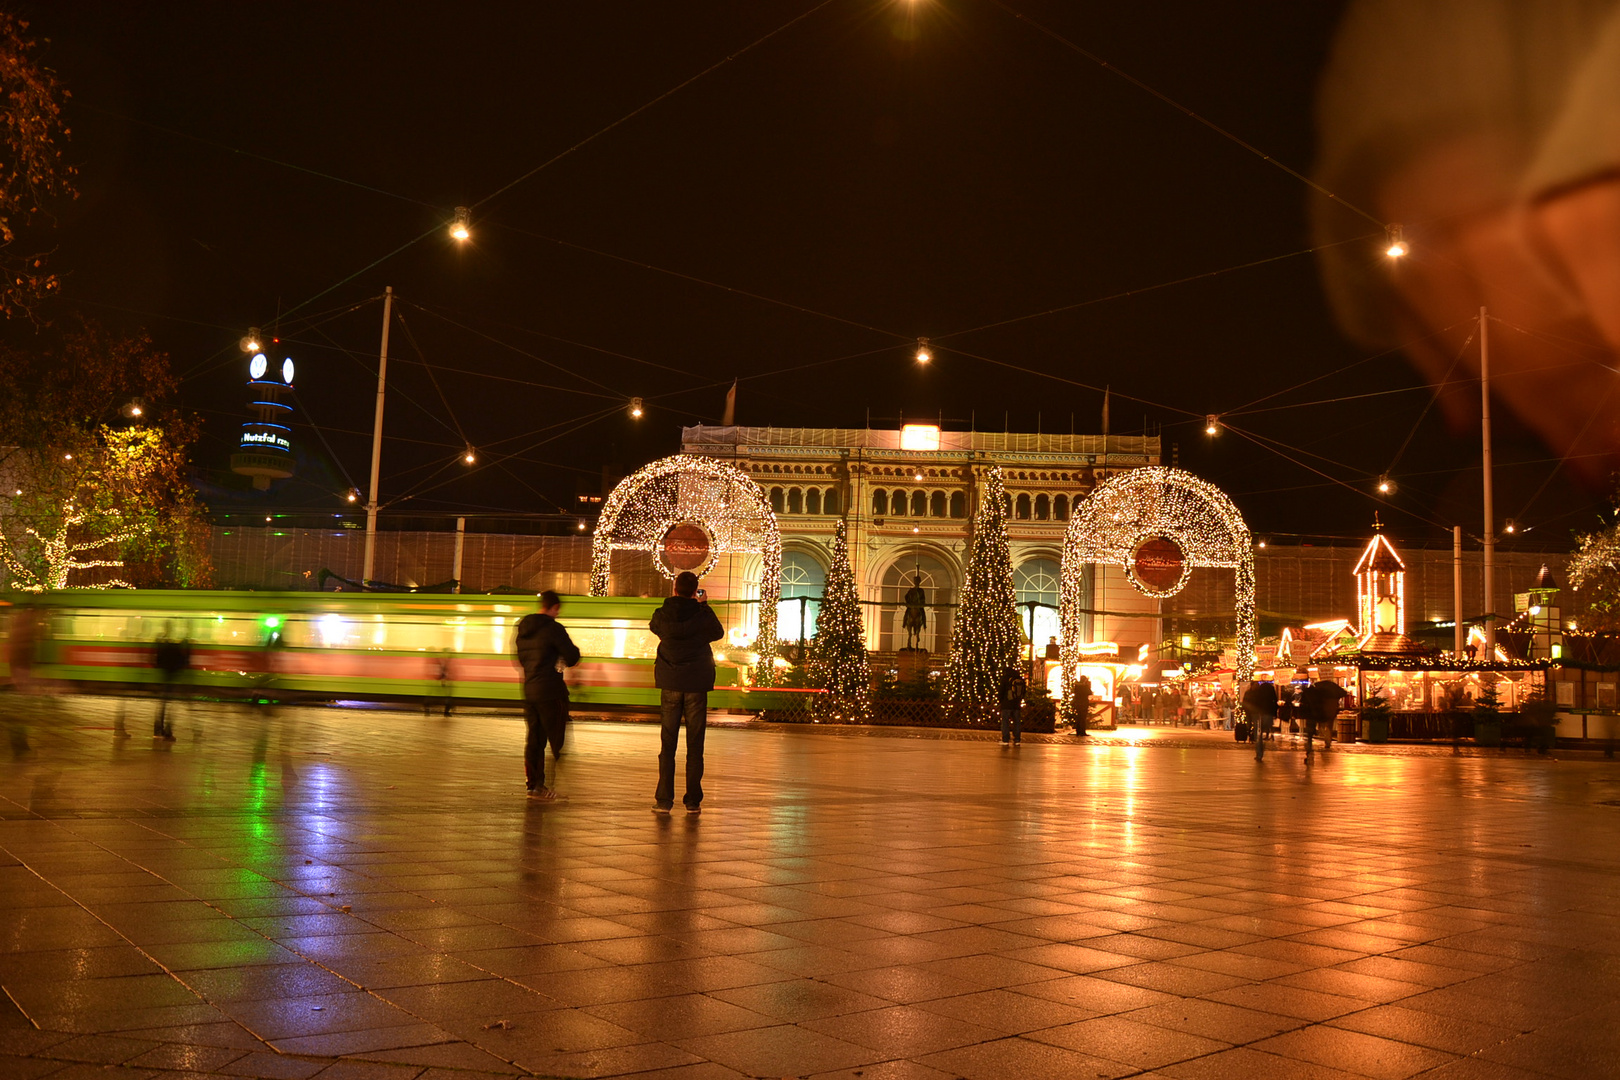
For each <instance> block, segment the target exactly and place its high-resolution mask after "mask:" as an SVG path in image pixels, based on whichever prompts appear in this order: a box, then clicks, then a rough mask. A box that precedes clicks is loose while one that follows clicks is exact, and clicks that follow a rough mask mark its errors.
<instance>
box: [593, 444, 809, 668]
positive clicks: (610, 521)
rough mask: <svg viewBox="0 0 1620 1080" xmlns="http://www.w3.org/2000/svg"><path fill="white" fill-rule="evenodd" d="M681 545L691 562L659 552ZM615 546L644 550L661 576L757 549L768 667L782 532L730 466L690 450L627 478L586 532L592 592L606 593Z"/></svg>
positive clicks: (759, 496) (767, 504)
mask: <svg viewBox="0 0 1620 1080" xmlns="http://www.w3.org/2000/svg"><path fill="white" fill-rule="evenodd" d="M676 542H679V543H681V544H682V545H683V546H682V547H681V548H680V551H681V553H682V554H686V555H689V556H690V557H689V559H688V561H689V562H690V563H691V564H692V565H684V566H683V565H680V564H679V562H678V561H677V562H676V563H675V564H674V565H672V563H671V560H670V559H669V558H667V557H660V554H661V553H663V554H665V555H666V556H667V553H668V552H669V551H670V550H671V546H672V544H673V543H676ZM615 551H646V552H651V553H653V555H654V558H653V565H654V566H656V567H658V569H659V571H660V572H661V573H663V575H664V576H665V577H669V578H673V577H674V576H675V574H676V573H678V572H679V570H681V569H690V570H693V571H694V572H696V573H698V574H700V575H701V574H702V573H703V572H704V571H705V570H707V569H708V568H709V567H711V566H713V565H714V562H715V560H716V559H718V558H719V557H720V556H721V555H731V554H758V555H759V556H760V562H761V567H760V580H759V636H758V637H757V638H756V639H755V641H754V650H755V651H756V652H758V653H759V655H760V661H761V669H762V670H765V671H768V670H769V669H770V663H771V661H772V659H773V658H774V657H775V656H776V606H777V601H779V600H780V599H781V592H782V536H781V533H780V532H779V531H778V529H777V526H776V514H775V513H773V512H772V511H771V501H770V499H769V498H768V497H767V496H766V494H765V492H764V490H763V489H762V488H760V486H759V485H758V484H756V483H754V481H753V478H751V477H750V476H749V475H748V474H747V473H745V472H743V471H742V470H741V469H739V468H737V467H736V466H734V465H728V464H726V463H725V462H723V461H716V460H715V459H713V458H707V457H700V456H698V455H696V454H676V455H674V456H672V457H667V458H661V459H659V460H658V461H655V462H653V463H652V464H650V465H647V466H645V467H644V468H641V469H638V470H637V471H636V472H634V473H632V474H631V475H629V476H627V477H625V478H624V479H623V480H621V481H620V482H619V485H618V486H617V487H615V488H614V489H613V493H612V494H611V495H609V496H608V498H607V502H606V503H604V504H603V505H602V513H601V515H600V516H599V517H598V518H597V521H596V532H595V533H594V534H593V535H592V536H591V595H592V596H606V595H607V590H608V577H609V572H610V570H611V566H612V560H613V553H614V552H615Z"/></svg>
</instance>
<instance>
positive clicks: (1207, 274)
mask: <svg viewBox="0 0 1620 1080" xmlns="http://www.w3.org/2000/svg"><path fill="white" fill-rule="evenodd" d="M1366 239H1367V238H1366V237H1351V238H1350V239H1348V240H1335V241H1334V242H1333V243H1331V244H1319V245H1317V246H1316V247H1309V248H1302V249H1301V250H1299V251H1290V252H1288V253H1287V254H1286V255H1270V256H1267V257H1266V258H1264V259H1254V260H1252V261H1250V262H1245V263H1238V264H1237V265H1236V266H1228V267H1225V268H1223V269H1220V270H1205V271H1203V272H1201V273H1197V274H1189V275H1188V276H1186V277H1179V278H1176V279H1175V280H1173V281H1164V282H1160V283H1159V284H1157V285H1143V286H1141V287H1139V288H1135V289H1126V290H1125V291H1124V292H1117V293H1109V294H1108V295H1107V296H1097V297H1093V298H1092V299H1090V300H1081V301H1078V302H1077V303H1073V304H1064V305H1063V306H1061V307H1055V308H1048V309H1047V310H1045V311H1037V312H1033V313H1031V314H1029V315H1019V316H1017V317H1015V318H1011V319H1000V320H998V321H996V322H989V323H984V324H983V325H981V326H970V327H968V328H967V329H964V330H952V331H951V332H950V333H947V334H936V335H933V336H931V337H930V338H929V340H930V341H931V342H940V341H944V340H946V339H948V338H953V337H962V336H963V335H965V334H976V333H978V332H979V331H981V330H994V329H997V328H998V327H1002V326H1011V325H1013V324H1014V323H1021V322H1028V321H1030V320H1031V319H1043V318H1045V317H1046V316H1048V315H1059V314H1062V313H1063V312H1066V311H1078V310H1080V309H1081V308H1087V307H1093V306H1095V305H1097V304H1104V303H1107V302H1109V301H1110V300H1124V299H1126V298H1128V297H1132V296H1142V295H1145V294H1147V293H1151V292H1158V291H1159V290H1160V289H1169V288H1173V287H1175V286H1177V285H1188V284H1191V283H1192V282H1194V281H1204V280H1207V279H1209V278H1216V277H1221V276H1222V275H1224V274H1232V273H1236V272H1237V271H1239V270H1252V269H1254V268H1255V267H1257V266H1265V265H1267V264H1269V263H1275V262H1282V261H1284V260H1286V259H1295V258H1298V257H1299V256H1301V255H1312V254H1315V253H1316V252H1318V251H1324V250H1326V249H1327V248H1330V247H1338V246H1339V245H1340V244H1351V243H1357V242H1362V241H1365V240H1366Z"/></svg>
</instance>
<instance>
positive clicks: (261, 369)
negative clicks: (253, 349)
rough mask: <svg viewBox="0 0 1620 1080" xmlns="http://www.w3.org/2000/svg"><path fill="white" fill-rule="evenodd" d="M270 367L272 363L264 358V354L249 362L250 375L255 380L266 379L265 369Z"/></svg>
mask: <svg viewBox="0 0 1620 1080" xmlns="http://www.w3.org/2000/svg"><path fill="white" fill-rule="evenodd" d="M269 366H270V362H269V361H268V360H266V359H265V358H264V353H260V354H259V355H257V356H255V357H254V358H253V359H252V360H250V361H248V374H249V375H251V376H252V377H253V378H255V379H262V378H264V373H265V369H267V368H268V367H269Z"/></svg>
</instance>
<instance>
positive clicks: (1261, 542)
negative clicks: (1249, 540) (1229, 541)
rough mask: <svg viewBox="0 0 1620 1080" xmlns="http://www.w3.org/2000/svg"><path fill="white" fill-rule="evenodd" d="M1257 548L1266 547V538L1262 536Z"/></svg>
mask: <svg viewBox="0 0 1620 1080" xmlns="http://www.w3.org/2000/svg"><path fill="white" fill-rule="evenodd" d="M1255 546H1256V547H1265V546H1266V538H1265V537H1263V536H1262V537H1261V538H1260V542H1259V543H1258V544H1256V545H1255Z"/></svg>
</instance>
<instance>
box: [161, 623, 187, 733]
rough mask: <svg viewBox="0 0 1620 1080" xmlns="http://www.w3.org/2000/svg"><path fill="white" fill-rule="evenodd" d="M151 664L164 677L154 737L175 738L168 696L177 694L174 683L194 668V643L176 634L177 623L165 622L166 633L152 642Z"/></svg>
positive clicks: (164, 631)
mask: <svg viewBox="0 0 1620 1080" xmlns="http://www.w3.org/2000/svg"><path fill="white" fill-rule="evenodd" d="M152 666H153V667H154V668H156V669H157V671H158V678H159V679H160V680H161V682H160V684H159V688H158V707H157V716H156V717H154V718H153V720H152V738H154V739H168V740H169V741H170V742H173V741H174V724H173V723H172V722H171V721H170V720H169V698H170V697H172V696H173V695H174V684H175V683H176V682H177V681H179V679H180V677H181V676H183V675H184V674H185V673H186V671H187V670H189V669H190V667H191V642H189V641H187V640H185V639H184V638H181V639H179V640H176V639H175V637H174V624H173V623H172V622H171V623H164V624H163V632H162V633H161V634H159V635H158V639H157V641H156V642H154V643H153V645H152Z"/></svg>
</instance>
